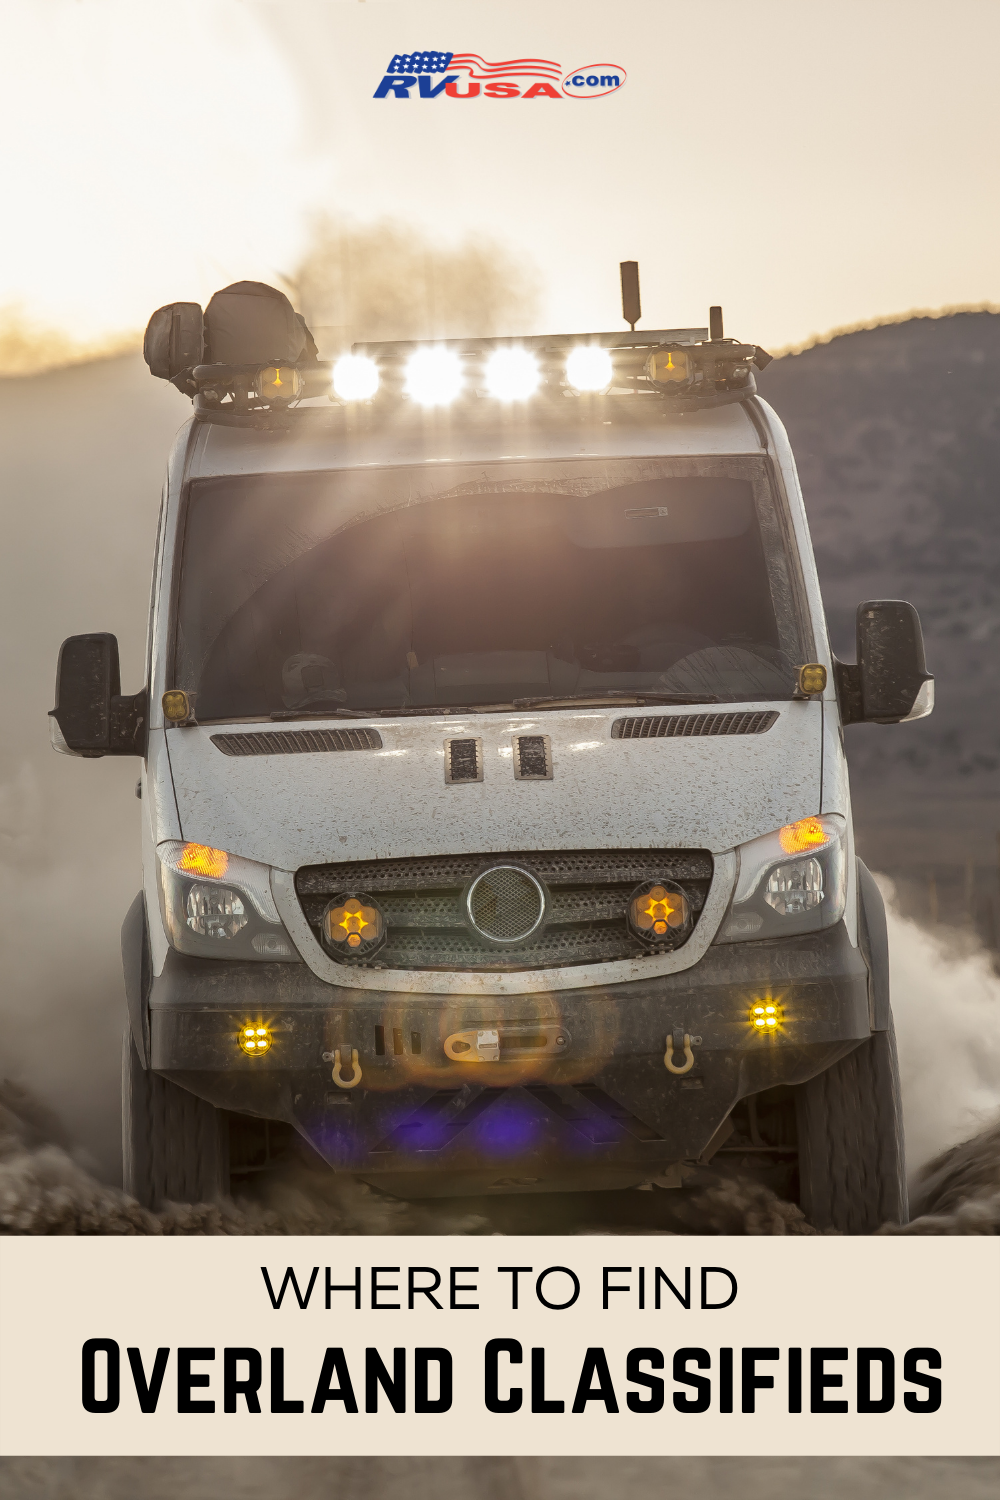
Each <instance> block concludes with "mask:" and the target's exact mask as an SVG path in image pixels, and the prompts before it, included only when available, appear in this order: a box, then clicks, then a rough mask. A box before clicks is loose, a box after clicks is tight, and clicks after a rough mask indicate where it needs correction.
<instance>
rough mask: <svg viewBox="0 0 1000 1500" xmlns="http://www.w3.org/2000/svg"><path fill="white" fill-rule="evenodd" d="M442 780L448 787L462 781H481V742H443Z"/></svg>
mask: <svg viewBox="0 0 1000 1500" xmlns="http://www.w3.org/2000/svg"><path fill="white" fill-rule="evenodd" d="M444 779H445V781H446V782H447V783H448V785H449V786H457V785H459V784H460V783H461V782H463V781H482V779H483V742H482V740H481V739H475V740H458V739H455V740H445V742H444Z"/></svg>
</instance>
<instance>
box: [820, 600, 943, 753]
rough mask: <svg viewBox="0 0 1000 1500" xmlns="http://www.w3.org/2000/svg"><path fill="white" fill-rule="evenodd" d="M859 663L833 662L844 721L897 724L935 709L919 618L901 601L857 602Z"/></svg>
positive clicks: (931, 680)
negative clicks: (852, 664) (854, 664)
mask: <svg viewBox="0 0 1000 1500" xmlns="http://www.w3.org/2000/svg"><path fill="white" fill-rule="evenodd" d="M857 638H858V661H857V665H856V666H853V667H852V666H849V665H848V664H847V663H846V662H842V661H836V660H835V661H834V669H835V672H836V682H837V697H838V699H839V701H840V716H841V719H842V720H843V722H844V723H845V724H899V723H901V722H902V721H903V720H904V719H923V718H925V717H926V716H927V714H929V713H930V712H931V710H932V709H933V707H934V678H933V677H932V676H931V674H930V673H929V672H928V670H927V662H926V660H925V658H924V636H923V631H922V630H921V629H920V616H919V615H918V614H917V612H916V610H915V609H914V608H913V605H912V604H906V603H905V602H904V601H903V600H902V599H870V600H869V601H868V603H867V604H859V605H858V625H857Z"/></svg>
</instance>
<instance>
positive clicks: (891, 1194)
mask: <svg viewBox="0 0 1000 1500" xmlns="http://www.w3.org/2000/svg"><path fill="white" fill-rule="evenodd" d="M795 1103H796V1124H797V1128H798V1138H799V1201H800V1204H801V1207H802V1211H803V1213H804V1214H805V1216H806V1218H807V1219H808V1220H809V1222H810V1224H813V1225H814V1226H815V1227H816V1228H817V1229H837V1230H839V1231H840V1232H841V1233H842V1234H872V1233H873V1232H874V1231H875V1230H876V1229H878V1227H879V1225H881V1224H905V1223H906V1222H907V1219H908V1217H909V1207H908V1203H907V1196H906V1160H905V1154H904V1149H903V1114H902V1108H901V1102H900V1089H899V1065H898V1062H897V1059H896V1034H895V1031H894V1030H893V1025H892V1017H891V1016H890V1017H889V1029H888V1030H887V1031H876V1032H873V1033H872V1035H871V1037H870V1038H869V1039H868V1041H866V1042H862V1043H861V1045H860V1046H859V1047H855V1049H854V1051H853V1052H849V1053H848V1054H847V1056H846V1057H842V1058H841V1060H840V1061H839V1062H837V1063H834V1065H833V1067H832V1068H828V1069H827V1070H826V1072H825V1073H820V1074H819V1076H818V1077H816V1078H812V1079H810V1080H809V1082H808V1083H804V1084H801V1085H800V1087H799V1088H798V1089H797V1090H796V1101H795Z"/></svg>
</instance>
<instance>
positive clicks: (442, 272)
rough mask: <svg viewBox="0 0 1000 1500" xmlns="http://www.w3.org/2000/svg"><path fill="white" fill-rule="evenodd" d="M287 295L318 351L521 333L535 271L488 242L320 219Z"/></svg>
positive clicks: (534, 294)
mask: <svg viewBox="0 0 1000 1500" xmlns="http://www.w3.org/2000/svg"><path fill="white" fill-rule="evenodd" d="M289 292H290V294H291V295H292V298H293V301H294V302H295V305H296V306H297V307H299V308H300V309H301V311H302V312H303V313H304V314H305V318H306V322H307V323H308V324H309V326H310V327H311V328H312V330H313V332H314V334H315V335H316V340H317V343H318V344H319V349H320V353H321V354H323V355H327V356H332V355H333V354H336V353H338V352H339V351H340V350H341V349H343V348H346V347H347V346H348V345H349V344H351V343H354V342H359V343H362V342H369V341H371V342H374V341H377V340H379V339H420V338H439V339H444V338H466V337H472V336H479V337H482V338H487V337H490V336H492V335H496V334H528V333H530V332H531V331H532V329H533V328H534V326H535V323H536V320H537V317H538V311H539V306H540V300H541V281H540V279H539V277H538V274H537V272H536V271H535V270H534V268H533V267H532V266H530V265H526V264H525V262H524V259H523V257H519V258H517V259H515V258H514V256H513V255H511V254H509V253H508V252H507V251H505V250H504V249H503V247H502V246H500V245H497V244H496V243H494V242H491V241H484V240H482V239H476V238H470V239H466V240H464V241H462V242H460V243H459V244H456V245H453V246H447V245H441V244H435V243H433V242H431V241H428V240H426V239H423V238H422V237H421V236H420V235H418V234H415V233H414V231H413V229H412V228H410V227H409V226H408V225H406V224H402V223H399V222H395V221H393V220H389V219H387V220H382V221H381V222H379V223H376V224H371V225H360V224H346V225H345V224H335V223H333V222H332V221H330V220H322V221H320V222H319V223H318V224H317V225H316V227H315V231H314V236H313V243H312V246H311V248H310V250H309V252H308V253H307V254H306V256H305V257H304V258H303V260H302V263H301V265H300V266H299V268H298V271H297V272H296V274H295V275H294V276H293V277H290V278H289Z"/></svg>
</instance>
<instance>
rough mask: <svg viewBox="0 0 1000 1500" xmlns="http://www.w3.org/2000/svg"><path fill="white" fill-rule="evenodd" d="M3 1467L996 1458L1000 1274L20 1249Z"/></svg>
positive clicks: (883, 1247) (46, 1243) (646, 1250)
mask: <svg viewBox="0 0 1000 1500" xmlns="http://www.w3.org/2000/svg"><path fill="white" fill-rule="evenodd" d="M289 1271H291V1274H289ZM275 1304H278V1305H277V1306H276V1305H275ZM300 1304H301V1305H300ZM0 1453H3V1454H5V1455H14V1454H37V1455H66V1454H133V1455H134V1454H164V1455H167V1454H179V1455H211V1454H223V1455H233V1454H269V1455H270V1454H273V1455H281V1454H344V1455H347V1454H376V1453H377V1454H424V1455H443V1454H453V1455H463V1454H464V1455H475V1454H497V1453H506V1454H510V1453H515V1454H524V1455H532V1454H537V1455H588V1454H604V1455H616V1454H620V1455H667V1454H761V1455H764V1454H838V1455H844V1454H853V1455H884V1454H899V1455H961V1454H967V1455H995V1454H998V1453H1000V1247H998V1245H997V1242H996V1241H995V1240H993V1239H987V1238H982V1239H979V1238H970V1239H961V1238H952V1237H948V1238H931V1237H928V1238H919V1239H917V1238H913V1239H895V1238H885V1239H878V1238H876V1239H870V1238H865V1239H860V1238H859V1239H854V1238H834V1237H823V1238H803V1239H797V1238H796V1239H787V1240H785V1239H779V1240H775V1239H771V1238H767V1239H763V1238H761V1239H744V1238H730V1237H700V1236H692V1237H690V1238H688V1237H683V1238H682V1237H673V1236H664V1237H660V1236H641V1237H639V1236H621V1237H578V1238H565V1237H555V1236H538V1237H502V1236H489V1237H483V1238H468V1237H455V1236H441V1237H433V1238H431V1237H405V1238H404V1237H370V1238H369V1237H366V1238H349V1237H345V1238H332V1237H331V1238H287V1239H286V1238H268V1239H251V1238H219V1239H152V1240H150V1239H99V1238H95V1239H63V1238H59V1239H55V1238H54V1239H34V1238H16V1237H12V1238H7V1239H4V1240H0Z"/></svg>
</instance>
